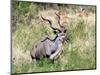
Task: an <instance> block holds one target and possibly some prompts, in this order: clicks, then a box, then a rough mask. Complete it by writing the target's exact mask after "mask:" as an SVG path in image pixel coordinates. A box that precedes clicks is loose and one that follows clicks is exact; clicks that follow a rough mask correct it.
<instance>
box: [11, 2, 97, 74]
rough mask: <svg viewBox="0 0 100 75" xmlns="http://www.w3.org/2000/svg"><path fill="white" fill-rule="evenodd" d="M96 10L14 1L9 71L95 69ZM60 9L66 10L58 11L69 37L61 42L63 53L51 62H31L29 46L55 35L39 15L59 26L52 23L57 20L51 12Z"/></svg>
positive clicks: (78, 6)
mask: <svg viewBox="0 0 100 75" xmlns="http://www.w3.org/2000/svg"><path fill="white" fill-rule="evenodd" d="M83 9H84V10H83ZM95 10H96V8H95V6H81V5H67V4H65V5H64V4H49V3H34V2H21V1H13V2H12V16H11V29H12V30H11V32H12V73H27V72H48V71H63V70H80V69H95V68H96V60H95V58H96V43H95V39H96V35H95V34H96V19H95V17H96V16H95V14H96V12H95ZM59 11H60V12H62V13H65V14H64V15H63V14H61V16H62V15H63V16H62V24H63V25H64V26H65V27H66V29H67V32H66V35H67V36H68V38H69V39H70V40H69V42H68V43H64V44H63V49H64V52H63V54H62V55H61V57H59V58H58V59H57V60H55V61H54V63H50V62H49V61H47V59H45V58H43V59H41V61H39V63H34V61H32V60H31V57H30V50H31V49H32V45H33V44H34V43H36V42H37V41H39V40H40V39H41V38H42V37H44V36H45V35H48V36H49V37H50V38H51V39H52V38H53V37H54V36H55V35H54V34H53V33H52V30H51V29H50V27H49V25H48V23H46V22H44V21H43V20H42V19H41V17H40V15H43V16H44V17H47V18H48V17H49V18H50V19H52V22H53V23H54V27H58V26H55V25H56V19H55V17H54V14H53V13H54V12H59ZM65 16H66V17H65ZM63 17H64V18H63ZM63 19H64V20H63Z"/></svg>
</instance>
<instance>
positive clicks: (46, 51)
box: [30, 13, 68, 60]
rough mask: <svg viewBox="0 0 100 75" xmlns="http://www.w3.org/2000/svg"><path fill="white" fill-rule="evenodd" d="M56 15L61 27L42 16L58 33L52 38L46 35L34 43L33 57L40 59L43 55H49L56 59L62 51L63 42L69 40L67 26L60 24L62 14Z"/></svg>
mask: <svg viewBox="0 0 100 75" xmlns="http://www.w3.org/2000/svg"><path fill="white" fill-rule="evenodd" d="M55 14H56V13H55ZM56 15H57V17H58V24H59V26H60V29H58V28H54V27H53V26H52V22H51V21H50V20H49V19H45V18H44V17H42V16H41V18H42V19H43V20H44V21H47V22H49V24H50V27H51V29H52V30H53V31H54V33H55V34H56V37H55V38H54V39H52V40H51V39H50V38H48V37H45V38H44V39H43V40H41V41H39V42H38V43H36V44H35V45H33V47H32V50H31V52H30V54H31V57H32V59H40V58H41V57H47V58H49V59H51V60H53V59H55V56H57V55H58V54H59V52H60V51H61V47H62V43H63V42H64V41H67V40H68V39H67V38H66V36H65V31H66V30H65V27H64V26H62V25H61V24H60V16H59V15H58V14H56Z"/></svg>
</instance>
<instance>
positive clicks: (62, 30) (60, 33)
mask: <svg viewBox="0 0 100 75" xmlns="http://www.w3.org/2000/svg"><path fill="white" fill-rule="evenodd" d="M55 15H56V16H57V17H58V25H59V26H60V28H54V27H53V26H52V21H51V20H49V19H46V18H44V17H43V16H41V18H42V19H43V20H44V21H47V22H49V24H50V28H51V29H52V30H53V33H54V34H56V38H57V39H58V40H60V41H61V42H64V41H66V42H67V41H68V38H67V36H66V35H65V33H66V29H65V26H63V25H61V23H60V16H59V15H58V14H57V13H55ZM56 38H55V39H56ZM55 39H54V41H55Z"/></svg>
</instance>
